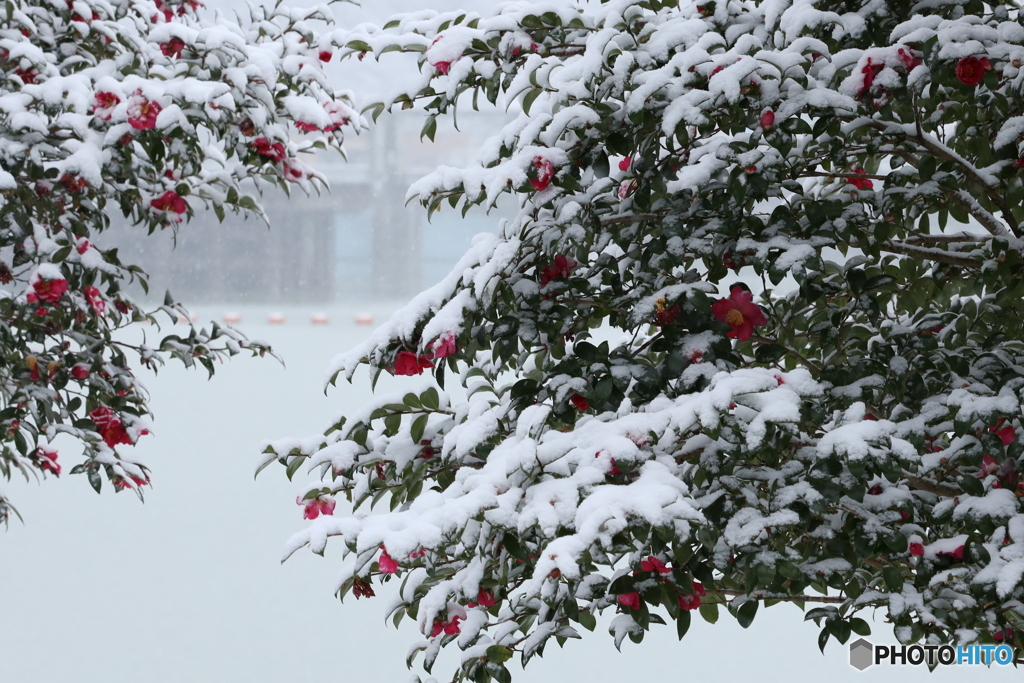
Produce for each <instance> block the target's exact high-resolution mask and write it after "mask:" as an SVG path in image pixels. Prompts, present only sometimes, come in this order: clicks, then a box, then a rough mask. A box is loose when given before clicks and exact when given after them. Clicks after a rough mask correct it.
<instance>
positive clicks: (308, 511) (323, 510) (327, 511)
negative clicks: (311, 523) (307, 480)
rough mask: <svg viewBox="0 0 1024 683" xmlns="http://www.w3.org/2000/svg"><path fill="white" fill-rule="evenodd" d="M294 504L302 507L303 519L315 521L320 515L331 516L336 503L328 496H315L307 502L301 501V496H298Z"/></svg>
mask: <svg viewBox="0 0 1024 683" xmlns="http://www.w3.org/2000/svg"><path fill="white" fill-rule="evenodd" d="M295 504H296V505H302V506H303V507H304V509H303V511H302V518H303V519H316V518H317V517H319V516H320V515H333V514H334V507H335V506H336V505H337V501H335V500H334V499H333V498H331V497H330V496H317V497H316V498H310V499H308V500H302V496H298V497H296V498H295Z"/></svg>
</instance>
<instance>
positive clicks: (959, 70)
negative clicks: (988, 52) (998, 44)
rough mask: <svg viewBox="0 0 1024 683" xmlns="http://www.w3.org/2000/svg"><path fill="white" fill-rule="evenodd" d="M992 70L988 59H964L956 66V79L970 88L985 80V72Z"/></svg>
mask: <svg viewBox="0 0 1024 683" xmlns="http://www.w3.org/2000/svg"><path fill="white" fill-rule="evenodd" d="M991 68H992V64H991V62H989V61H988V57H980V58H979V57H964V58H963V59H961V60H960V61H959V62H957V65H956V77H957V78H958V79H960V82H961V83H963V84H964V85H969V86H971V87H972V88H973V87H974V86H976V85H978V84H979V83H981V80H982V79H983V78H985V72H986V71H988V70H989V69H991Z"/></svg>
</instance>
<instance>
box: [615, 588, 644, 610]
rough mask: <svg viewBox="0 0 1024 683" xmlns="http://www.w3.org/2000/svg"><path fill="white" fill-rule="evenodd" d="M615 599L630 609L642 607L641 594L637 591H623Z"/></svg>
mask: <svg viewBox="0 0 1024 683" xmlns="http://www.w3.org/2000/svg"><path fill="white" fill-rule="evenodd" d="M615 601H616V602H617V603H619V604H620V605H622V606H623V607H628V608H630V609H640V594H639V593H637V592H636V591H634V592H632V593H623V594H622V595H619V596H618V597H616V598H615Z"/></svg>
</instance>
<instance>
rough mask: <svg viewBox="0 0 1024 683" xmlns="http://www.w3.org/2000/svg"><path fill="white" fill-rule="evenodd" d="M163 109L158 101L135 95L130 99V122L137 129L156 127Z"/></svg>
mask: <svg viewBox="0 0 1024 683" xmlns="http://www.w3.org/2000/svg"><path fill="white" fill-rule="evenodd" d="M162 110H163V107H161V106H160V104H159V103H158V102H153V101H152V100H147V99H146V98H145V97H143V96H142V95H138V94H137V95H133V96H132V98H131V99H130V100H128V123H129V124H130V125H131V127H132V128H134V129H135V130H150V129H152V128H156V118H157V116H159V115H160V112H161V111H162Z"/></svg>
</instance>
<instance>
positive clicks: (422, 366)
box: [394, 351, 434, 375]
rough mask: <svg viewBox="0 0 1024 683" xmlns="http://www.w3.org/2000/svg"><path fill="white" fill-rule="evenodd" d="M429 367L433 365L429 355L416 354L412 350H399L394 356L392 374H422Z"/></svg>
mask: <svg viewBox="0 0 1024 683" xmlns="http://www.w3.org/2000/svg"><path fill="white" fill-rule="evenodd" d="M431 367H434V366H433V363H431V362H430V358H429V357H427V356H425V355H423V356H417V355H416V354H415V353H413V352H412V351H399V352H398V355H397V356H395V365H394V374H396V375H422V374H423V371H424V370H426V369H427V368H431Z"/></svg>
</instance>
